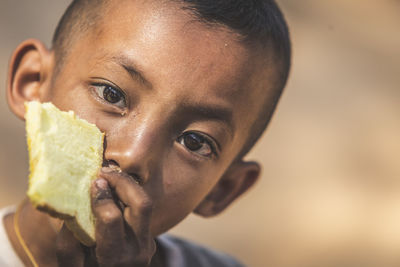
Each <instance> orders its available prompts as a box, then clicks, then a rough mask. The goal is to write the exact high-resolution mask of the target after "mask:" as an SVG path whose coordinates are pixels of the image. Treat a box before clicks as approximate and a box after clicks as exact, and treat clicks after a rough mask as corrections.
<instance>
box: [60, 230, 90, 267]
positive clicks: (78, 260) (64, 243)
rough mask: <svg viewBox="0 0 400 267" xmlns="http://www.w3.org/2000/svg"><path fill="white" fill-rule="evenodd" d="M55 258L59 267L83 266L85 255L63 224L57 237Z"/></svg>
mask: <svg viewBox="0 0 400 267" xmlns="http://www.w3.org/2000/svg"><path fill="white" fill-rule="evenodd" d="M56 256H57V262H58V266H60V267H63V266H65V267H67V266H77V267H80V266H81V267H83V266H84V262H85V254H84V251H83V249H82V246H81V244H80V243H79V241H78V240H76V239H75V237H74V235H73V234H72V232H71V231H70V230H69V229H68V228H67V227H66V226H65V224H64V225H63V227H62V228H61V231H60V232H59V234H58V236H57V240H56Z"/></svg>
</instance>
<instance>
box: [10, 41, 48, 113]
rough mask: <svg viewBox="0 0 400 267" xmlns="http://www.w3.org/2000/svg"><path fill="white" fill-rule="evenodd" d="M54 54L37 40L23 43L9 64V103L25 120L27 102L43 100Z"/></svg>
mask: <svg viewBox="0 0 400 267" xmlns="http://www.w3.org/2000/svg"><path fill="white" fill-rule="evenodd" d="M51 63H52V53H51V51H49V50H48V49H47V48H46V47H45V45H44V44H43V43H42V42H40V41H38V40H35V39H29V40H26V41H24V42H22V43H21V44H20V45H19V46H18V47H17V48H16V49H15V51H14V53H13V55H12V57H11V59H10V64H9V72H8V77H7V78H8V80H7V101H8V105H9V107H10V109H11V110H12V111H13V112H14V114H15V115H17V116H18V117H19V118H21V119H24V115H25V107H24V102H25V101H32V100H38V101H40V100H41V89H42V87H43V86H44V84H45V82H47V81H48V79H47V78H48V77H49V74H50V67H51Z"/></svg>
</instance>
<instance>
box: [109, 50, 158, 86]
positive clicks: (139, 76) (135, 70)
mask: <svg viewBox="0 0 400 267" xmlns="http://www.w3.org/2000/svg"><path fill="white" fill-rule="evenodd" d="M112 60H113V61H115V62H116V63H117V64H118V65H120V66H122V67H123V68H124V69H125V70H126V71H127V72H128V73H129V74H130V75H131V77H132V78H133V79H134V80H138V81H139V82H140V83H142V84H143V85H145V86H146V87H148V88H152V87H153V85H152V84H151V83H150V82H149V81H148V80H147V79H146V77H145V76H144V74H143V72H142V71H141V70H140V68H139V67H138V66H137V64H135V62H134V61H133V60H132V59H130V58H129V57H126V56H114V57H112Z"/></svg>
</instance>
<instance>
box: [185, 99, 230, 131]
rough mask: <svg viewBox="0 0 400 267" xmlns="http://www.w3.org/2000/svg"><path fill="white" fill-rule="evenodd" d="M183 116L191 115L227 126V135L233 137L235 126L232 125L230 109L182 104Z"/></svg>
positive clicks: (208, 105)
mask: <svg viewBox="0 0 400 267" xmlns="http://www.w3.org/2000/svg"><path fill="white" fill-rule="evenodd" d="M181 111H182V112H183V113H184V114H191V115H194V116H198V117H201V118H205V119H211V120H218V121H220V122H222V123H224V124H225V125H227V126H228V130H229V134H230V135H231V137H232V136H233V132H234V129H235V126H234V124H233V114H232V109H230V108H227V107H224V106H218V105H212V104H200V105H190V104H186V103H185V104H183V106H182V110H181Z"/></svg>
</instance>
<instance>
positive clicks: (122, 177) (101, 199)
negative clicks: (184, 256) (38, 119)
mask: <svg viewBox="0 0 400 267" xmlns="http://www.w3.org/2000/svg"><path fill="white" fill-rule="evenodd" d="M111 188H112V189H113V190H114V191H115V193H116V195H117V198H118V199H119V200H120V201H121V202H122V205H121V206H122V207H119V206H118V204H116V202H115V200H114V199H113V194H112V191H111ZM152 207H153V206H152V202H151V199H150V198H149V196H148V195H147V193H146V192H145V191H144V190H143V188H142V186H140V185H139V184H137V183H136V182H135V181H134V180H133V179H132V177H130V176H129V175H127V174H125V173H123V172H118V171H113V170H111V169H110V168H103V169H102V172H101V173H100V178H99V179H97V180H96V181H95V183H94V184H93V185H92V210H93V213H94V216H95V219H96V246H95V248H94V251H95V253H90V252H89V250H88V249H85V248H84V247H83V246H82V245H81V244H80V243H79V242H78V241H77V240H76V239H75V238H74V237H73V236H72V233H71V232H70V231H69V230H68V229H67V228H66V227H65V226H63V229H62V230H61V232H60V233H59V236H58V240H57V259H58V262H59V266H84V265H85V262H86V263H89V262H93V261H94V262H96V263H97V265H98V266H149V264H150V261H151V258H152V256H153V255H154V253H155V248H156V247H155V242H154V240H153V238H152V237H151V235H150V228H149V227H150V219H151V214H152ZM121 210H122V211H121ZM91 254H95V255H94V257H93V256H92V255H91Z"/></svg>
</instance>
